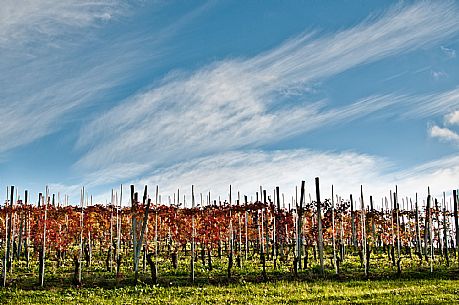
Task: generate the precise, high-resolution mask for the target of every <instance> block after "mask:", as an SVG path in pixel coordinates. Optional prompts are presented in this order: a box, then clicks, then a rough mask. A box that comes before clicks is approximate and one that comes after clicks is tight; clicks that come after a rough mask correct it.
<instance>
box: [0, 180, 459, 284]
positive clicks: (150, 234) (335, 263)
mask: <svg viewBox="0 0 459 305" xmlns="http://www.w3.org/2000/svg"><path fill="white" fill-rule="evenodd" d="M7 191H8V198H7V200H6V201H5V205H4V206H3V207H2V208H1V210H0V215H1V220H0V230H1V231H0V232H2V234H1V235H0V236H1V249H2V250H1V252H0V253H1V254H2V262H1V266H2V277H1V278H2V285H3V286H4V287H10V288H11V287H16V288H30V289H39V287H58V286H59V287H62V286H68V287H77V288H78V287H99V286H102V287H123V286H126V285H127V286H136V285H139V284H141V285H147V286H151V285H152V286H153V287H155V286H158V287H165V286H189V285H200V284H203V283H205V284H217V285H220V284H221V283H240V282H241V281H242V282H244V283H245V282H246V281H248V282H253V283H264V282H270V281H284V280H288V281H300V282H301V281H302V280H304V279H316V280H324V281H325V280H327V279H328V280H330V279H338V280H340V281H342V280H346V279H363V280H365V279H375V280H377V279H380V278H382V277H387V276H390V277H395V278H403V277H404V276H406V277H412V276H415V275H416V274H418V275H417V276H419V274H424V276H425V275H429V274H430V276H432V277H435V275H436V274H437V275H440V278H441V277H442V276H446V277H454V278H456V277H457V267H458V261H459V252H458V250H459V249H458V247H457V245H458V244H459V230H458V227H459V223H458V194H457V192H456V190H454V191H453V192H452V196H450V198H447V197H446V195H445V193H443V196H442V198H434V197H433V196H431V195H430V194H429V195H428V196H427V198H423V199H422V200H421V199H420V198H417V196H416V198H399V194H398V191H397V189H395V190H394V191H391V192H390V193H389V194H388V196H387V197H385V198H382V200H381V202H380V203H379V204H378V205H376V203H375V202H374V199H373V197H372V196H365V194H364V192H363V188H362V187H361V191H360V194H359V196H358V198H353V196H352V195H350V196H349V198H346V199H344V198H343V197H341V196H339V195H336V194H334V193H333V187H332V196H331V198H329V199H321V196H320V185H319V179H318V178H316V180H315V196H311V195H310V194H309V198H306V197H307V194H306V192H305V182H304V181H303V182H302V183H301V185H300V186H299V187H298V188H297V189H296V192H295V194H294V195H293V196H291V197H290V198H288V199H287V198H286V196H285V194H282V193H281V192H280V190H279V188H278V187H277V188H275V189H274V190H269V191H268V190H265V189H263V188H262V187H260V190H259V191H257V192H255V200H253V201H249V200H248V197H247V196H241V195H240V194H239V193H236V194H234V193H233V192H232V190H231V186H230V187H229V193H228V198H227V199H225V200H221V199H220V198H218V200H213V199H212V197H211V194H210V193H209V194H205V195H203V194H199V196H197V195H195V194H194V188H193V187H192V190H191V191H192V192H191V194H192V195H191V198H190V199H189V201H191V203H188V204H187V203H186V198H185V197H184V196H181V194H180V191H179V190H178V191H177V193H176V194H174V195H173V196H172V197H170V196H169V197H168V203H167V204H164V203H161V201H162V200H161V196H160V195H159V190H158V187H156V189H155V190H154V192H153V194H152V196H151V197H150V193H149V192H148V188H147V186H145V188H144V190H143V192H141V193H140V194H139V193H138V192H136V191H135V189H134V186H133V185H131V188H130V194H128V196H129V202H130V206H121V204H120V203H121V202H122V197H123V196H126V195H125V194H123V193H122V188H121V191H120V192H117V191H112V195H111V198H110V199H111V200H110V202H109V203H108V204H105V205H101V204H93V202H92V198H91V197H88V195H87V194H86V193H85V190H84V189H82V190H81V199H80V203H79V204H78V205H71V204H69V202H68V199H67V197H66V196H64V198H63V199H64V200H63V201H62V202H61V198H60V195H59V196H56V195H55V194H50V193H49V190H48V189H46V191H45V192H44V193H40V194H39V196H38V199H37V202H36V203H31V201H32V200H31V198H29V195H28V192H27V191H25V193H24V197H23V199H21V196H20V195H18V194H17V191H15V188H14V187H13V186H11V187H9V188H8V190H7ZM312 197H314V198H312ZM421 202H422V204H421ZM187 205H188V206H189V207H186V206H187ZM376 206H378V208H376Z"/></svg>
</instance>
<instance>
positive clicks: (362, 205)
mask: <svg viewBox="0 0 459 305" xmlns="http://www.w3.org/2000/svg"><path fill="white" fill-rule="evenodd" d="M360 209H361V215H360V219H361V227H362V255H363V259H364V270H365V276H368V267H369V263H370V262H369V255H368V253H367V235H366V224H365V203H364V201H363V186H362V185H360Z"/></svg>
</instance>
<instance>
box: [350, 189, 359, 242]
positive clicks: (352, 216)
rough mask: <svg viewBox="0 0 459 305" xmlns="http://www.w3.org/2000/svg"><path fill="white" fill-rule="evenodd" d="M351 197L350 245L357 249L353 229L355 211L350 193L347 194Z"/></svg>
mask: <svg viewBox="0 0 459 305" xmlns="http://www.w3.org/2000/svg"><path fill="white" fill-rule="evenodd" d="M349 197H350V199H351V230H352V245H353V246H354V251H355V250H356V249H357V232H356V229H355V211H354V200H353V198H352V194H350V195H349Z"/></svg>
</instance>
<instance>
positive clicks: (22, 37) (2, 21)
mask: <svg viewBox="0 0 459 305" xmlns="http://www.w3.org/2000/svg"><path fill="white" fill-rule="evenodd" d="M126 9H127V2H124V1H119V0H59V1H55V0H3V1H2V9H1V10H0V47H2V46H3V47H9V46H8V45H9V44H15V45H18V44H22V43H29V42H30V41H31V40H36V39H37V38H44V39H45V40H49V39H50V37H53V36H58V35H60V34H62V33H63V32H68V31H73V29H75V28H82V27H86V26H90V25H95V24H97V23H99V22H102V21H107V20H109V19H111V18H112V17H113V16H117V15H121V14H124V13H125V12H126Z"/></svg>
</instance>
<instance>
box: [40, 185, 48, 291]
mask: <svg viewBox="0 0 459 305" xmlns="http://www.w3.org/2000/svg"><path fill="white" fill-rule="evenodd" d="M48 198H49V196H48V187H46V193H45V199H44V200H43V204H44V206H45V215H44V222H43V243H42V248H41V255H40V273H39V282H40V286H41V287H43V285H44V283H45V257H46V220H47V212H48Z"/></svg>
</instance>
